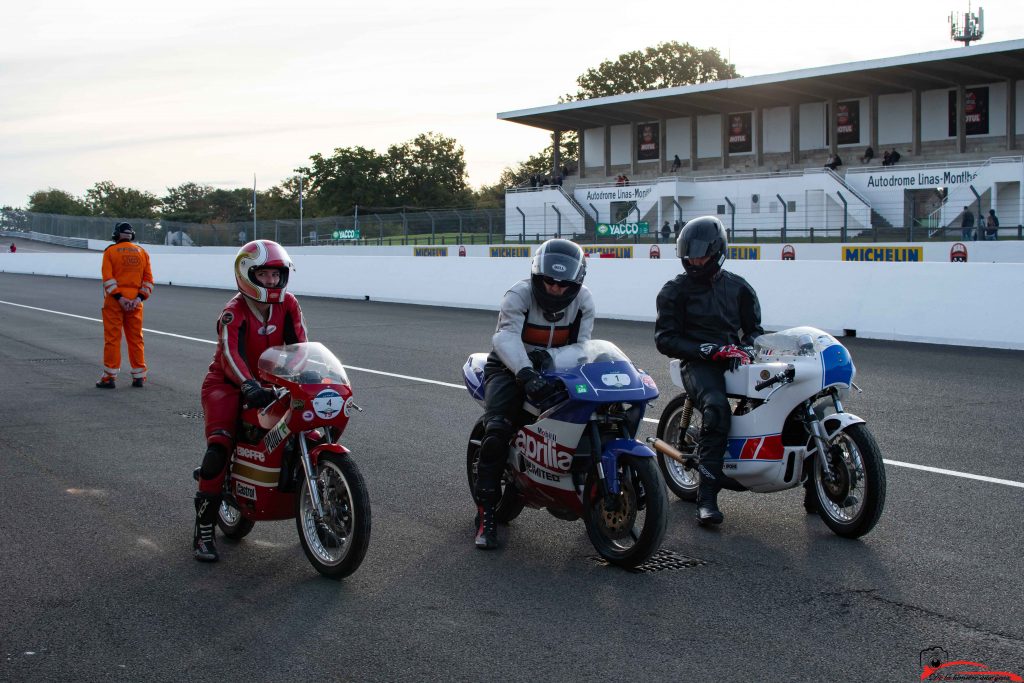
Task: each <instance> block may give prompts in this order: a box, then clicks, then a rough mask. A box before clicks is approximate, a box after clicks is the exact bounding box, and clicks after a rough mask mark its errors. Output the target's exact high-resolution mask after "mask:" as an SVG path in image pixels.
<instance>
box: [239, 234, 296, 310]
mask: <svg viewBox="0 0 1024 683" xmlns="http://www.w3.org/2000/svg"><path fill="white" fill-rule="evenodd" d="M259 268H277V271H278V272H279V273H280V274H281V279H280V280H279V281H278V286H277V287H265V286H263V285H261V284H260V283H259V281H258V280H257V279H256V277H255V275H256V270H257V269H259ZM294 268H295V264H294V263H292V259H291V257H289V256H288V252H287V251H285V250H284V247H282V246H281V245H280V244H278V243H277V242H274V241H271V240H254V241H252V242H249V243H248V244H246V245H245V246H244V247H242V248H241V249H239V250H238V255H237V256H235V282H237V283H238V291H239V292H241V293H242V295H243V296H247V297H249V298H250V299H252V300H253V301H258V302H260V303H267V304H276V303H280V302H281V301H282V300H283V299H284V292H285V290H286V289H287V288H288V273H289V271H291V270H292V269H294Z"/></svg>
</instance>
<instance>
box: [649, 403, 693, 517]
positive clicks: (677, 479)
mask: <svg viewBox="0 0 1024 683" xmlns="http://www.w3.org/2000/svg"><path fill="white" fill-rule="evenodd" d="M685 403H686V394H680V395H679V396H676V397H675V398H674V399H672V400H671V401H669V404H668V405H667V406H665V410H663V411H662V413H661V419H660V420H658V438H659V439H663V440H664V441H667V442H669V443H670V444H672V445H673V446H675V447H676V448H678V449H679V450H680V451H682V452H683V454H684V455H688V456H689V455H693V454H694V453H696V451H697V439H698V438H699V435H700V425H701V415H700V411H699V410H694V411H693V414H692V415H691V416H690V426H689V427H688V428H687V429H686V430H685V431H684V430H680V429H679V426H680V422H681V418H682V416H683V406H684V404H685ZM658 467H659V468H660V469H661V473H662V474H663V475H664V476H665V483H666V484H668V487H669V489H671V490H672V493H674V494H676V496H678V497H679V498H680V499H682V500H685V501H687V502H690V503H693V502H696V500H697V487H698V486H700V472H698V471H697V469H696V468H690V467H686V466H685V465H683V464H682V463H680V462H677V461H675V460H673V459H672V458H670V457H668V456H667V455H664V454H662V453H658Z"/></svg>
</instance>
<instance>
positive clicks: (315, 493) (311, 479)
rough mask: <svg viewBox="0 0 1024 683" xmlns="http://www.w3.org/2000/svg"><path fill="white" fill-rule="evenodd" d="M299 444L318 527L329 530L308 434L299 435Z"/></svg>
mask: <svg viewBox="0 0 1024 683" xmlns="http://www.w3.org/2000/svg"><path fill="white" fill-rule="evenodd" d="M297 440H298V442H299V454H300V456H301V460H302V469H303V471H305V473H306V486H307V487H308V488H309V499H310V500H311V501H312V503H313V514H314V518H315V521H316V523H317V526H319V527H322V528H327V525H326V524H325V522H324V504H323V501H321V500H320V488H319V487H318V486H317V483H316V482H317V477H316V471H315V470H314V469H313V459H312V458H310V457H309V447H308V446H306V434H305V432H302V433H300V434H298V435H297Z"/></svg>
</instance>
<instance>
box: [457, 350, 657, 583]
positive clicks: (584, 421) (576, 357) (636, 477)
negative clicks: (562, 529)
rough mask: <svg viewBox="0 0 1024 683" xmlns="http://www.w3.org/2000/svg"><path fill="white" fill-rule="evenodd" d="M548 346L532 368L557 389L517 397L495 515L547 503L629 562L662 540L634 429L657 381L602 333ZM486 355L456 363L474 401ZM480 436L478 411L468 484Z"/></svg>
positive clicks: (646, 452) (652, 475) (651, 461)
mask: <svg viewBox="0 0 1024 683" xmlns="http://www.w3.org/2000/svg"><path fill="white" fill-rule="evenodd" d="M548 353H549V354H550V356H551V361H550V363H548V364H546V365H545V367H542V368H538V369H539V370H541V371H542V372H543V373H544V375H545V376H546V377H550V378H556V379H558V380H561V382H562V384H563V385H564V387H565V393H562V394H561V395H559V396H557V397H556V398H555V401H554V404H553V405H551V404H550V402H549V405H547V406H535V405H533V404H532V403H531V402H530V401H526V402H525V403H524V404H523V414H522V417H521V419H520V420H519V421H518V424H525V425H526V426H524V427H522V428H521V429H519V431H518V432H516V434H515V435H514V436H513V437H512V440H511V442H510V443H509V449H508V461H507V463H506V467H505V472H504V474H503V477H502V482H501V489H502V494H501V499H500V501H499V503H498V505H497V509H496V517H497V519H498V521H499V522H509V521H510V520H512V519H514V518H515V517H517V516H518V515H519V513H520V512H522V510H523V508H524V507H525V506H529V507H532V508H546V509H547V510H548V512H550V513H551V514H552V515H554V516H555V517H557V518H559V519H564V520H576V519H580V518H583V522H584V524H585V525H586V529H587V534H588V535H589V537H590V541H591V543H593V545H594V548H596V549H597V552H598V553H599V554H600V555H601V557H602V558H604V559H605V560H607V561H608V562H610V563H612V564H617V565H621V566H624V567H635V566H637V565H639V564H641V563H643V562H644V561H645V560H647V559H648V558H649V557H650V556H651V555H652V554H653V553H654V552H655V551H656V550H658V548H659V547H660V546H661V541H662V538H663V537H664V535H665V525H666V520H667V498H666V494H665V487H664V484H663V483H662V481H661V477H659V476H658V468H657V465H655V453H654V451H652V450H651V449H650V448H648V447H647V446H645V445H644V444H642V443H640V442H639V441H637V440H636V439H635V438H634V435H635V434H636V432H637V427H638V425H639V423H640V420H641V418H643V414H644V410H645V408H646V407H647V402H648V401H651V400H652V399H654V398H657V396H658V388H657V386H656V385H655V383H654V380H653V379H652V378H651V377H650V376H649V375H647V373H645V372H643V371H642V370H638V369H637V368H636V367H634V365H633V363H631V362H630V360H629V358H627V357H626V355H625V354H624V353H623V352H622V351H620V350H619V349H618V348H617V347H616V346H615V345H614V344H611V343H610V342H606V341H596V340H593V341H588V342H583V343H579V344H573V345H570V346H564V347H561V348H557V349H549V350H548ZM486 360H487V354H485V353H474V354H472V355H471V356H470V357H469V359H468V360H467V361H466V364H465V366H464V367H463V370H462V371H463V375H464V378H465V382H466V388H467V389H468V390H469V393H470V394H471V395H472V396H473V398H475V399H476V400H477V401H478V402H479V403H480V405H483V404H484V363H485V362H486ZM483 436H484V422H483V418H481V419H479V420H477V422H476V425H474V427H473V431H472V433H471V434H470V437H469V446H468V448H467V449H466V473H467V475H468V477H469V488H470V491H471V492H472V491H473V490H474V488H475V484H476V467H477V461H478V460H479V457H480V443H481V440H482V439H483Z"/></svg>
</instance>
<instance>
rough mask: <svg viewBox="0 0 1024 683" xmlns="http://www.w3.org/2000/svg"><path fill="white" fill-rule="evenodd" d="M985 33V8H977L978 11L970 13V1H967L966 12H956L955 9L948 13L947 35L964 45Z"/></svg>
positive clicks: (976, 39) (977, 39)
mask: <svg viewBox="0 0 1024 683" xmlns="http://www.w3.org/2000/svg"><path fill="white" fill-rule="evenodd" d="M983 35H985V10H984V9H983V8H981V7H979V8H978V13H977V14H973V13H971V3H969V2H968V3H967V12H965V13H964V14H962V15H961V14H957V13H956V12H955V11H953V12H950V13H949V37H950V38H952V39H953V40H955V41H957V42H958V43H963V44H964V47H967V46H968V45H970V44H971V41H975V42H977V41H979V40H981V37H982V36H983Z"/></svg>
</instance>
